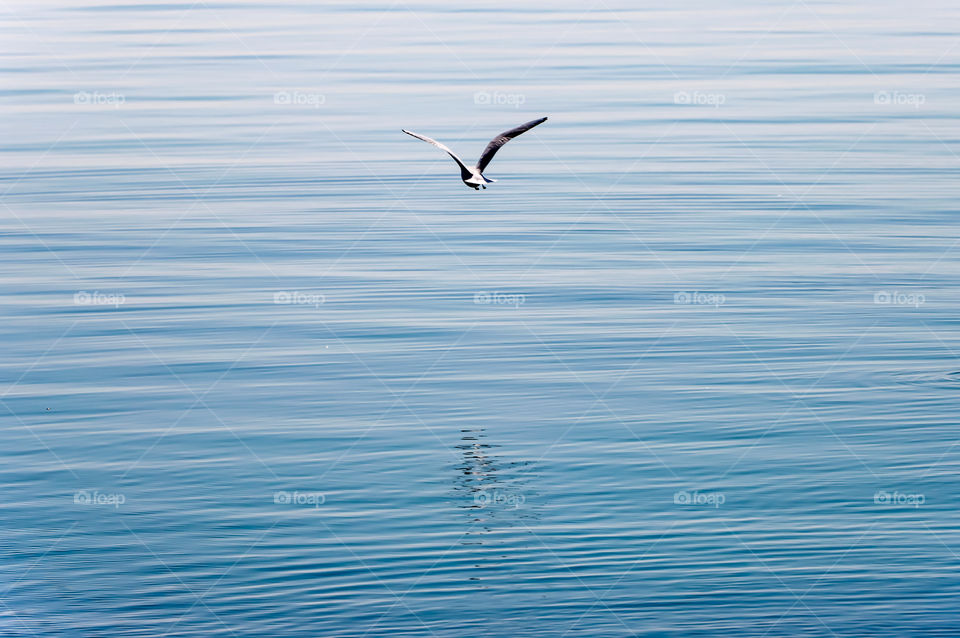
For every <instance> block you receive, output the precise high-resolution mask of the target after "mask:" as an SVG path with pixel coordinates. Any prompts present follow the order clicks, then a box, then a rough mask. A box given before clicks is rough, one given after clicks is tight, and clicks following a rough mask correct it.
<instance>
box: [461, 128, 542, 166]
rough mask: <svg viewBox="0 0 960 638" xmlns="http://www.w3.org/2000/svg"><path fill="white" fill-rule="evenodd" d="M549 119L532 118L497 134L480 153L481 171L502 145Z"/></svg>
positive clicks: (478, 163) (478, 164) (479, 163)
mask: <svg viewBox="0 0 960 638" xmlns="http://www.w3.org/2000/svg"><path fill="white" fill-rule="evenodd" d="M546 121H547V118H545V117H541V118H540V119H538V120H531V121H529V122H527V123H525V124H521V125H520V126H518V127H516V128H512V129H510V130H509V131H504V132H503V133H501V134H500V135H498V136H496V137H495V138H493V139H492V140H490V143H489V144H487V148H485V149H483V154H482V155H480V160H479V161H478V162H477V170H478V171H480V172H481V173H482V172H483V170H484V169H485V168H486V167H487V164H489V163H490V160H492V159H493V156H494V155H496V154H497V151H499V150H500V147H501V146H503V145H504V144H506V143H507V142H509V141H510V140H512V139H513V138H515V137H516V136H518V135H520V134H521V133H526V132H527V131H529V130H530V129H532V128H533V127H534V126H537V125H538V124H543V123H544V122H546Z"/></svg>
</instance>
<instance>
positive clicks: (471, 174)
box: [400, 117, 547, 190]
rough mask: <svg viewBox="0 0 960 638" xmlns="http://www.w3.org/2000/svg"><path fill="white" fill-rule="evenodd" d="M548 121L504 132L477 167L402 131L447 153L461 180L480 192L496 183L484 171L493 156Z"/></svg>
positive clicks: (438, 145) (530, 123)
mask: <svg viewBox="0 0 960 638" xmlns="http://www.w3.org/2000/svg"><path fill="white" fill-rule="evenodd" d="M546 121H547V118H545V117H541V118H540V119H539V120H531V121H530V122H527V123H526V124H521V125H520V126H518V127H516V128H512V129H510V130H509V131H504V132H503V133H501V134H500V135H498V136H496V137H495V138H493V139H492V140H490V143H489V144H487V148H485V149H483V154H482V155H480V159H479V160H477V165H476V166H467V165H466V164H464V163H463V160H462V159H460V158H459V157H457V154H456V153H454V152H453V151H451V150H450V149H449V148H447V147H446V146H444V145H443V144H441V143H440V142H438V141H437V140H432V139H430V138H429V137H427V136H426V135H419V134H417V133H414V132H413V131H408V130H407V129H400V130H402V131H403V132H404V133H406V134H407V135H412V136H413V137H415V138H417V139H418V140H423V141H424V142H427V143H428V144H433V145H434V146H436V147H437V148H439V149H440V150H442V151H446V153H447V155H449V156H450V157H452V158H453V161H455V162H456V163H457V164H458V165H459V166H460V179H462V180H463V183H464V184H466V185H467V186H469V187H470V188H472V189H473V190H480V189H481V188H486V185H487V184H490V183H492V182H495V181H497V180H495V179H488V178H486V177H484V176H483V169H485V168H486V167H487V164H489V163H490V160H492V159H493V156H494V155H496V154H497V151H499V150H500V147H501V146H503V145H504V144H506V143H507V142H509V141H510V140H512V139H513V138H515V137H516V136H518V135H520V134H521V133H526V132H527V131H529V130H530V129H532V128H533V127H534V126H537V125H538V124H543V123H544V122H546Z"/></svg>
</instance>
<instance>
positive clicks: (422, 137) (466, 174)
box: [400, 128, 473, 179]
mask: <svg viewBox="0 0 960 638" xmlns="http://www.w3.org/2000/svg"><path fill="white" fill-rule="evenodd" d="M400 130H401V131H403V132H404V133H406V134H407V135H412V136H413V137H415V138H417V139H418V140H423V141H424V142H426V143H427V144H433V145H434V146H436V147H437V148H439V149H440V150H441V151H444V152H446V154H447V155H449V156H450V157H452V158H453V161H454V162H456V163H457V164H459V165H460V173H461V174H462V175H463V178H464V179H466V178H467V177H469V176H471V175H473V171H471V170H470V169H469V168H467V165H466V164H464V163H463V160H462V159H460V158H459V157H457V154H456V153H454V152H453V151H451V150H450V149H449V148H447V147H446V146H444V145H443V144H441V143H440V142H438V141H437V140H434V139H431V138H429V137H427V136H426V135H420V134H419V133H414V132H413V131H408V130H407V129H405V128H404V129H400Z"/></svg>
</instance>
